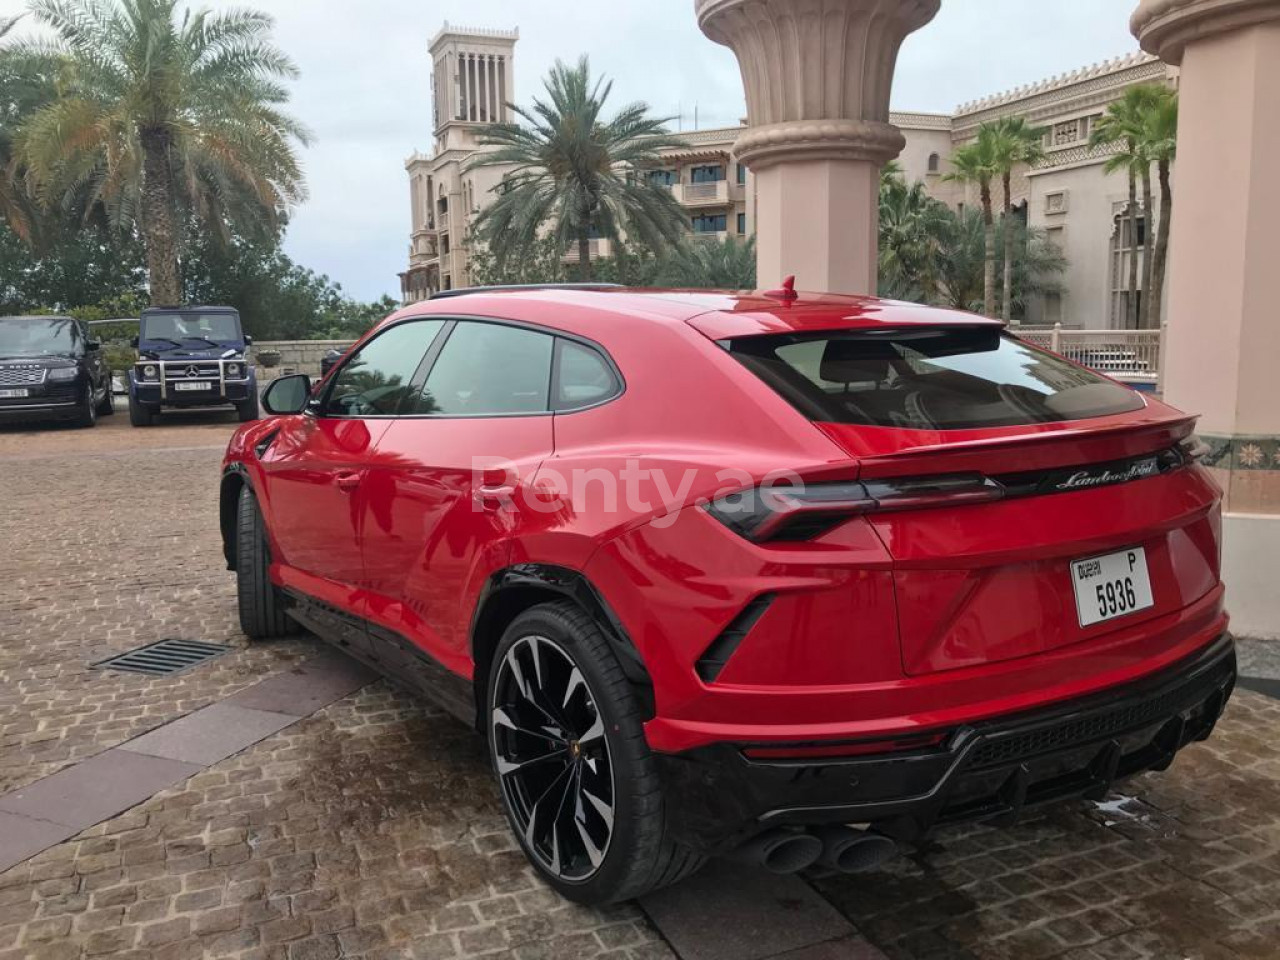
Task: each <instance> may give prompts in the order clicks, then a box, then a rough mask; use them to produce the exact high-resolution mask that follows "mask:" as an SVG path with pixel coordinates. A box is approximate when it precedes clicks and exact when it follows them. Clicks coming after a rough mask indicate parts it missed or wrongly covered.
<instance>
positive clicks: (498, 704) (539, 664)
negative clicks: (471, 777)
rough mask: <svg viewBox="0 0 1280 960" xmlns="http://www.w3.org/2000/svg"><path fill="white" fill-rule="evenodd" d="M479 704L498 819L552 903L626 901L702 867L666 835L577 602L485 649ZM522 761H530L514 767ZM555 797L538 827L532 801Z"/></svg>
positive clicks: (537, 616)
mask: <svg viewBox="0 0 1280 960" xmlns="http://www.w3.org/2000/svg"><path fill="white" fill-rule="evenodd" d="M526 691H527V693H526ZM485 704H486V709H485V726H486V729H487V735H488V741H489V755H490V759H491V762H492V764H493V771H494V776H495V777H497V779H498V783H499V790H500V793H501V794H502V804H503V808H504V809H505V810H506V813H507V820H508V822H509V823H510V824H511V828H512V831H513V832H514V834H515V836H516V840H517V842H518V843H519V844H520V846H521V848H522V849H523V850H524V852H525V856H526V857H528V858H529V861H530V862H531V863H532V864H533V865H534V868H535V869H536V870H537V871H538V872H539V873H540V874H541V875H542V877H543V879H544V880H546V882H547V883H548V884H550V885H551V886H552V887H553V888H555V890H556V891H557V892H558V893H559V894H560V895H561V896H563V897H566V898H567V899H570V900H575V901H577V902H578V903H585V904H601V903H612V902H617V901H620V900H629V899H631V898H633V897H638V896H642V895H643V894H645V893H648V892H649V891H651V890H656V889H658V888H659V887H664V886H667V885H668V884H671V883H675V882H676V881H677V880H681V879H683V878H684V877H687V876H689V875H690V874H692V873H693V872H694V871H696V870H697V869H698V868H699V867H701V866H702V864H703V863H704V858H703V857H702V856H700V855H699V854H697V853H695V852H693V851H692V850H689V849H687V848H685V847H683V846H681V845H680V844H678V843H677V842H676V841H675V840H673V839H672V838H671V836H670V835H669V833H668V832H667V829H666V816H665V807H664V798H663V793H662V785H661V783H660V780H659V777H658V771H657V766H656V764H655V763H654V760H653V756H652V754H650V752H649V746H648V744H647V743H646V742H645V739H644V729H643V722H644V716H643V713H642V711H641V709H640V701H639V699H638V698H637V696H636V694H635V691H634V690H633V689H632V687H631V684H630V682H629V681H628V680H627V678H626V677H625V676H624V674H623V672H622V668H621V667H620V666H619V665H618V661H617V658H616V657H615V656H614V654H613V651H612V650H610V649H609V644H608V641H606V640H605V637H604V634H603V633H602V632H601V630H600V628H599V626H598V625H597V624H596V622H595V621H594V620H593V619H592V618H591V617H590V616H588V615H587V614H586V613H585V612H584V611H583V610H582V609H581V608H579V607H578V606H577V605H575V604H573V603H570V602H568V601H560V602H555V603H546V604H540V605H538V606H536V607H532V608H530V609H529V610H526V611H525V612H524V613H522V614H520V615H519V616H518V617H516V619H515V620H514V621H512V623H511V625H510V626H509V627H508V628H507V630H506V632H505V633H504V634H503V636H502V640H501V641H500V642H499V644H498V648H497V650H496V652H495V653H494V659H493V665H492V667H491V669H490V671H489V682H488V688H487V691H486V700H485ZM556 704H559V706H556ZM539 716H541V717H542V718H546V719H545V721H544V720H543V719H540V718H539ZM530 717H533V718H534V719H530ZM531 727H536V729H537V731H538V732H536V733H533V732H529V731H530V730H531ZM518 731H525V732H518ZM556 734H559V736H557V735H556ZM560 744H563V746H559V745H560ZM525 755H528V756H532V757H534V758H535V759H534V760H533V762H532V763H529V762H524V756H525ZM540 755H541V756H540ZM605 765H607V766H608V776H607V778H606V776H605V773H604V772H603V771H604V767H605ZM557 770H559V771H560V772H559V773H557V772H556V771H557ZM606 780H607V783H606ZM547 784H550V785H549V786H547ZM557 793H559V794H560V795H561V796H562V797H564V799H562V800H560V801H559V802H557V803H554V811H555V812H553V813H552V815H551V823H550V825H548V822H547V817H546V814H547V812H548V811H552V810H553V807H552V806H540V804H539V801H540V800H548V798H552V799H554V797H555V795H556V794H557ZM606 807H607V808H608V810H609V813H608V814H606V813H605V808H606ZM577 811H582V812H583V813H582V815H583V819H579V817H578V814H577ZM610 817H611V819H612V825H611V826H609V818H610ZM531 823H535V824H536V826H535V828H534V829H532V830H530V829H528V828H529V826H530V824H531Z"/></svg>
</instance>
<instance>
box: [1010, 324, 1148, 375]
mask: <svg viewBox="0 0 1280 960" xmlns="http://www.w3.org/2000/svg"><path fill="white" fill-rule="evenodd" d="M1010 332H1011V333H1013V334H1014V335H1015V336H1017V337H1019V338H1021V339H1023V340H1026V341H1027V342H1028V343H1034V344H1035V345H1036V346H1038V347H1046V348H1048V349H1049V350H1052V351H1053V352H1054V353H1058V354H1061V355H1062V356H1064V357H1066V358H1067V359H1068V360H1074V361H1075V362H1076V363H1079V364H1082V365H1083V366H1086V367H1089V368H1090V369H1093V370H1097V371H1098V372H1099V373H1105V374H1107V375H1108V376H1112V377H1117V378H1119V379H1122V380H1133V381H1140V382H1143V383H1155V382H1156V381H1157V380H1158V379H1159V376H1160V331H1159V330H1064V329H1063V327H1062V324H1060V323H1059V324H1054V325H1053V326H1052V327H1013V328H1011V330H1010Z"/></svg>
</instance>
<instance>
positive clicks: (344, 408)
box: [324, 320, 444, 417]
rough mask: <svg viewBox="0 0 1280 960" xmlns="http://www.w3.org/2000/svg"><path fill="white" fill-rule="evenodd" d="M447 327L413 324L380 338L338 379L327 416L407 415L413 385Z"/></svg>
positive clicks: (353, 359)
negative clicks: (428, 352)
mask: <svg viewBox="0 0 1280 960" xmlns="http://www.w3.org/2000/svg"><path fill="white" fill-rule="evenodd" d="M443 326H444V321H443V320H411V321H408V322H406V323H399V324H396V325H395V326H394V327H391V328H390V329H388V330H387V331H386V332H385V333H380V334H378V336H376V337H374V338H373V339H372V340H370V341H369V342H368V343H366V344H365V345H364V346H363V347H361V348H360V351H359V352H358V353H356V354H355V355H354V356H352V357H351V359H350V360H348V361H347V362H346V363H344V364H343V365H342V369H340V370H339V371H338V372H337V374H336V375H335V376H334V379H333V385H332V386H331V387H330V388H329V395H328V398H327V399H326V400H325V404H324V413H325V414H326V415H327V416H331V417H370V416H389V415H394V414H397V413H403V412H404V411H403V410H402V409H401V407H402V405H403V403H404V401H405V399H406V398H407V397H408V395H409V393H410V381H411V380H412V379H413V375H414V373H415V372H417V369H418V365H419V364H420V363H421V362H422V358H423V356H425V355H426V352H427V348H428V347H430V346H431V341H432V340H434V339H435V338H436V335H437V334H438V333H439V332H440V328H441V327H443Z"/></svg>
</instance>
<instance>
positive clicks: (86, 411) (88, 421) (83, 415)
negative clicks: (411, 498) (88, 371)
mask: <svg viewBox="0 0 1280 960" xmlns="http://www.w3.org/2000/svg"><path fill="white" fill-rule="evenodd" d="M97 423H98V405H97V404H96V403H95V402H94V400H93V384H92V383H86V384H85V385H84V396H83V397H81V398H80V404H79V406H77V407H76V417H75V425H76V426H77V427H93V426H96V425H97Z"/></svg>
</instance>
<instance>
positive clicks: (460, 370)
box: [416, 321, 555, 417]
mask: <svg viewBox="0 0 1280 960" xmlns="http://www.w3.org/2000/svg"><path fill="white" fill-rule="evenodd" d="M554 343H555V338H554V337H552V336H551V335H550V334H546V333H538V332H536V331H534V330H525V329H522V328H520V327H508V326H503V325H502V324H497V323H478V322H474V321H460V322H459V323H458V325H457V326H456V327H454V330H453V333H451V334H449V339H448V340H447V341H445V345H444V348H443V349H442V350H441V351H440V356H439V357H438V358H437V359H436V362H435V364H434V365H433V366H432V367H431V373H430V374H428V375H427V382H426V385H425V386H424V387H423V390H422V396H421V398H420V400H419V401H418V403H417V409H416V412H417V413H429V414H435V415H437V416H447V417H476V416H499V415H503V414H516V413H546V412H547V411H548V409H549V406H548V394H549V393H550V389H551V351H552V347H553V345H554Z"/></svg>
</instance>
